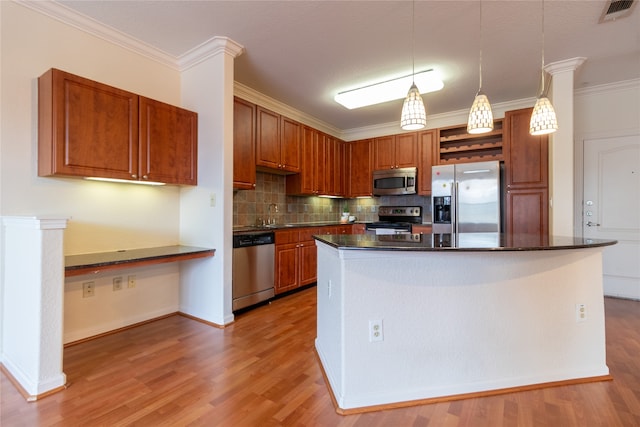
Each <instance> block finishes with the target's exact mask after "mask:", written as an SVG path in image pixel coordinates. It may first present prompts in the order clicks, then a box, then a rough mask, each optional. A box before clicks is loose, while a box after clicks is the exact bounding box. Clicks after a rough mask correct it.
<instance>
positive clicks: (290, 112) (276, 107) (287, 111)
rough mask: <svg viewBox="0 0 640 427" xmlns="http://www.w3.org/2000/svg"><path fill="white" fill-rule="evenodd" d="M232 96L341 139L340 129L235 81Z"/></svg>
mask: <svg viewBox="0 0 640 427" xmlns="http://www.w3.org/2000/svg"><path fill="white" fill-rule="evenodd" d="M233 94H234V95H235V96H237V97H239V98H242V99H244V100H246V101H249V102H252V103H254V104H257V105H260V106H261V107H264V108H268V109H269V110H273V111H274V112H276V113H279V114H282V115H285V116H287V117H288V118H290V119H293V120H297V121H299V122H300V123H303V124H305V125H307V126H311V127H312V128H314V129H317V130H319V131H322V132H324V133H327V134H329V135H331V136H335V137H336V138H340V139H343V138H342V133H343V132H342V131H341V130H340V129H338V128H336V127H334V126H331V125H330V124H328V123H325V122H323V121H322V120H318V119H316V118H315V117H313V116H311V115H309V114H306V113H303V112H302V111H300V110H296V109H295V108H292V107H290V106H288V105H287V104H284V103H282V102H280V101H278V100H276V99H274V98H271V97H269V96H267V95H265V94H263V93H260V92H258V91H257V90H255V89H252V88H250V87H249V86H246V85H243V84H242V83H239V82H237V81H234V85H233Z"/></svg>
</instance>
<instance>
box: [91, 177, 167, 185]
mask: <svg viewBox="0 0 640 427" xmlns="http://www.w3.org/2000/svg"><path fill="white" fill-rule="evenodd" d="M85 179H88V180H90V181H106V182H121V183H125V184H142V185H166V184H165V183H164V182H156V181H133V180H128V179H116V178H99V177H96V176H88V177H86V178H85Z"/></svg>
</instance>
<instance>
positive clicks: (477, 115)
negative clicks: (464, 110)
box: [467, 90, 493, 133]
mask: <svg viewBox="0 0 640 427" xmlns="http://www.w3.org/2000/svg"><path fill="white" fill-rule="evenodd" d="M492 130H493V112H492V111H491V104H489V98H487V95H485V94H484V93H482V91H481V90H479V91H478V93H477V94H476V99H474V100H473V105H471V110H470V111H469V121H468V122H467V132H469V133H485V132H491V131H492Z"/></svg>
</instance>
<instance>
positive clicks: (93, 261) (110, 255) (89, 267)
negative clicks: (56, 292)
mask: <svg viewBox="0 0 640 427" xmlns="http://www.w3.org/2000/svg"><path fill="white" fill-rule="evenodd" d="M214 253H215V250H214V249H208V248H200V247H196V246H182V245H174V246H161V247H155V248H143V249H128V250H120V251H113V252H99V253H91V254H80V255H68V256H65V257H64V266H65V268H64V270H65V274H64V275H65V277H71V276H80V275H82V274H90V273H99V272H101V271H106V270H114V269H119V268H132V267H141V266H144V265H151V264H162V263H166V262H176V261H185V260H189V259H196V258H206V257H211V256H213V254H214Z"/></svg>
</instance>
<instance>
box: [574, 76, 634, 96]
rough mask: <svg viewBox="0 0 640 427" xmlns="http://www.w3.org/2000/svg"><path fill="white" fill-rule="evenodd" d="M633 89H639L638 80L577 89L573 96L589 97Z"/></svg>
mask: <svg viewBox="0 0 640 427" xmlns="http://www.w3.org/2000/svg"><path fill="white" fill-rule="evenodd" d="M633 89H640V79H631V80H623V81H620V82H615V83H605V84H601V85H597V86H591V87H585V88H581V89H577V90H576V91H575V96H576V97H578V96H589V95H596V94H600V93H607V92H608V93H610V92H617V91H627V90H633Z"/></svg>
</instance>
